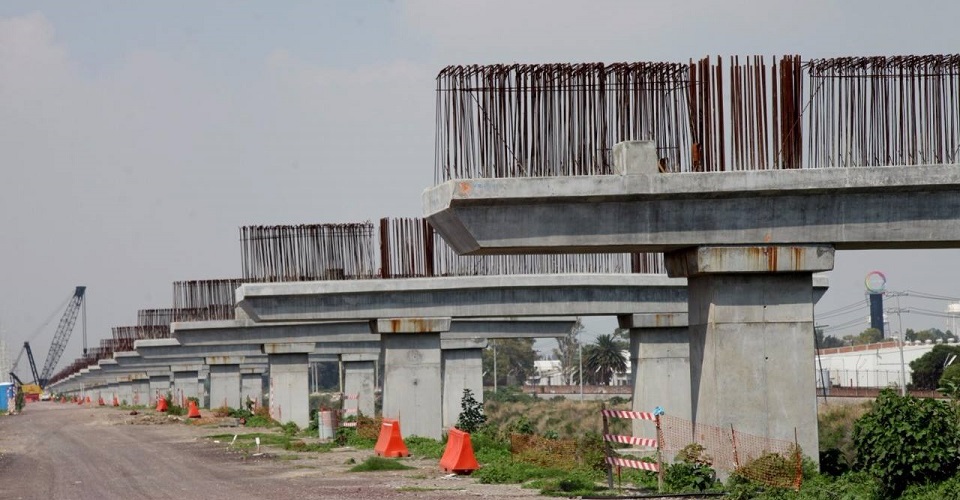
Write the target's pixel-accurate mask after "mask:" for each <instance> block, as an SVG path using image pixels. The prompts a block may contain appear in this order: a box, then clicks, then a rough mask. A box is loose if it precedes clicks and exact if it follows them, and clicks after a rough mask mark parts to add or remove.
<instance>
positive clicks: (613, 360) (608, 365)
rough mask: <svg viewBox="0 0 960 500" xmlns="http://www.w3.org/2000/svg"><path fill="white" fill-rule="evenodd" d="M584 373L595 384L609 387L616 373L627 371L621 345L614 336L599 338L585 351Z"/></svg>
mask: <svg viewBox="0 0 960 500" xmlns="http://www.w3.org/2000/svg"><path fill="white" fill-rule="evenodd" d="M583 371H584V372H585V373H584V375H586V376H588V377H590V378H591V379H592V380H593V381H594V382H596V383H598V384H603V385H609V384H610V379H612V378H613V375H614V374H615V373H623V372H625V371H627V360H626V358H625V357H624V355H623V346H622V345H621V343H620V342H618V341H617V340H615V339H614V338H613V335H600V336H598V337H597V340H596V342H594V343H593V344H590V345H589V346H588V347H587V349H584V352H583ZM585 378H586V377H585Z"/></svg>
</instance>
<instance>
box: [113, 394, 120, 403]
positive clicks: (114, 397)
mask: <svg viewBox="0 0 960 500" xmlns="http://www.w3.org/2000/svg"><path fill="white" fill-rule="evenodd" d="M113 406H120V400H119V399H117V395H116V394H114V395H113Z"/></svg>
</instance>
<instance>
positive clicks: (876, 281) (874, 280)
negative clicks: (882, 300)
mask: <svg viewBox="0 0 960 500" xmlns="http://www.w3.org/2000/svg"><path fill="white" fill-rule="evenodd" d="M863 285H864V286H866V287H867V291H868V292H870V293H883V292H884V290H886V289H887V277H886V276H885V275H884V274H883V273H881V272H880V271H870V272H869V273H867V277H866V278H864V280H863Z"/></svg>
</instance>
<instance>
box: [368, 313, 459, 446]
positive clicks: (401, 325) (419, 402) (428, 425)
mask: <svg viewBox="0 0 960 500" xmlns="http://www.w3.org/2000/svg"><path fill="white" fill-rule="evenodd" d="M372 327H373V330H374V332H373V333H379V334H380V345H381V348H382V349H383V365H384V368H383V376H384V379H383V416H384V417H385V418H399V419H400V431H401V432H402V433H403V435H404V436H422V437H428V438H432V439H440V438H441V437H442V434H443V405H442V401H443V400H442V396H441V394H442V383H441V380H442V378H441V362H440V332H444V331H449V330H450V318H403V319H381V320H377V321H374V322H372Z"/></svg>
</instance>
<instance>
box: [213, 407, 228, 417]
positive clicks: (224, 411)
mask: <svg viewBox="0 0 960 500" xmlns="http://www.w3.org/2000/svg"><path fill="white" fill-rule="evenodd" d="M231 411H233V410H232V409H231V408H230V407H229V406H221V407H219V408H214V409H213V416H214V417H218V418H223V417H229V416H230V412H231Z"/></svg>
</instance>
